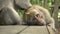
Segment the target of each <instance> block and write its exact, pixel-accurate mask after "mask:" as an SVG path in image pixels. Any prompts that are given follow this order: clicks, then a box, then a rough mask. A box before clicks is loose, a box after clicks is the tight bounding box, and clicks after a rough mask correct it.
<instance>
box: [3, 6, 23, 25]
mask: <svg viewBox="0 0 60 34" xmlns="http://www.w3.org/2000/svg"><path fill="white" fill-rule="evenodd" d="M3 10H4V11H5V12H6V13H7V14H8V15H9V17H10V18H11V20H12V21H13V22H15V23H17V24H22V20H21V18H20V16H19V15H18V13H17V12H16V11H15V10H14V9H13V8H12V7H4V8H3Z"/></svg>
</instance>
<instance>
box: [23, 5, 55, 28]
mask: <svg viewBox="0 0 60 34" xmlns="http://www.w3.org/2000/svg"><path fill="white" fill-rule="evenodd" d="M37 14H39V15H38V16H40V18H41V17H42V18H43V19H44V21H45V24H46V25H50V26H51V27H52V28H55V21H54V19H53V18H52V17H51V15H50V13H49V11H48V10H47V9H45V8H43V7H41V6H38V5H33V6H31V7H30V8H29V9H27V10H26V11H25V12H24V17H23V19H24V22H26V23H27V22H28V23H29V24H35V23H34V22H37V23H38V21H37V20H35V21H34V20H32V19H33V18H34V16H35V15H37ZM37 23H36V24H37Z"/></svg>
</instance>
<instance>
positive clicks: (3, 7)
mask: <svg viewBox="0 0 60 34" xmlns="http://www.w3.org/2000/svg"><path fill="white" fill-rule="evenodd" d="M30 6H32V5H31V4H30V0H0V25H12V24H22V19H21V16H19V14H18V12H17V10H18V9H20V8H23V9H27V8H28V7H30Z"/></svg>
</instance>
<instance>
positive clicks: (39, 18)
mask: <svg viewBox="0 0 60 34" xmlns="http://www.w3.org/2000/svg"><path fill="white" fill-rule="evenodd" d="M25 14H26V15H28V16H27V21H29V23H30V24H37V25H38V24H39V25H43V24H44V23H45V20H44V16H43V13H42V12H39V11H38V10H36V9H33V10H30V11H27V12H26V13H25Z"/></svg>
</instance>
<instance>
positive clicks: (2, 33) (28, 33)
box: [0, 25, 53, 34]
mask: <svg viewBox="0 0 60 34" xmlns="http://www.w3.org/2000/svg"><path fill="white" fill-rule="evenodd" d="M48 28H49V29H50V30H49V31H51V30H52V29H51V28H50V27H48ZM50 33H53V31H52V32H50ZM0 34H49V32H48V29H47V28H46V26H21V25H13V26H12V25H10V26H0Z"/></svg>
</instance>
